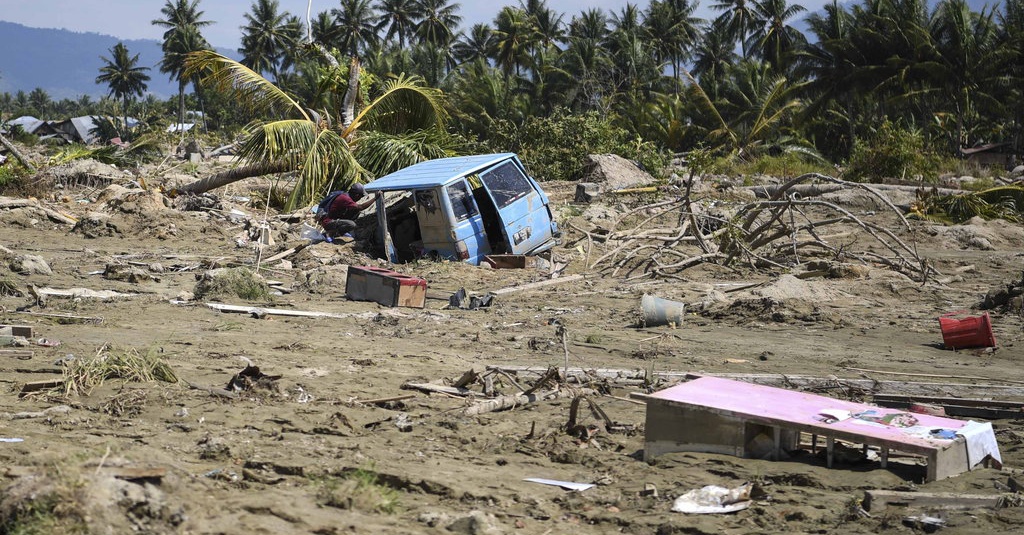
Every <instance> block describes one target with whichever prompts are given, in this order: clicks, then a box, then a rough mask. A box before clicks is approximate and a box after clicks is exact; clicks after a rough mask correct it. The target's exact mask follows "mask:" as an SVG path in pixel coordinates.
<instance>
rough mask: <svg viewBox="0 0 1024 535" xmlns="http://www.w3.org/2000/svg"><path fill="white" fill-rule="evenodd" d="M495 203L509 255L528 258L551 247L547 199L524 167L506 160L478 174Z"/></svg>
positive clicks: (550, 219)
mask: <svg viewBox="0 0 1024 535" xmlns="http://www.w3.org/2000/svg"><path fill="white" fill-rule="evenodd" d="M480 179H481V180H482V181H483V184H484V189H485V190H487V193H488V195H490V197H491V199H492V200H493V201H494V206H495V208H497V210H498V217H499V219H501V223H502V225H501V226H502V232H503V234H504V237H505V243H506V246H507V247H508V252H509V253H510V254H531V253H538V252H540V251H544V250H546V249H549V248H551V246H553V245H554V243H555V239H554V236H553V229H552V217H551V211H550V209H549V208H548V199H547V196H546V195H544V192H543V191H542V190H541V189H540V187H539V186H538V185H537V183H536V182H534V181H533V179H532V178H530V177H529V176H527V174H526V170H525V169H524V168H523V165H522V164H521V163H520V162H519V161H518V160H517V159H516V158H509V159H508V160H505V161H504V162H501V163H499V164H498V165H496V166H494V167H492V168H490V169H487V170H486V171H483V172H481V173H480Z"/></svg>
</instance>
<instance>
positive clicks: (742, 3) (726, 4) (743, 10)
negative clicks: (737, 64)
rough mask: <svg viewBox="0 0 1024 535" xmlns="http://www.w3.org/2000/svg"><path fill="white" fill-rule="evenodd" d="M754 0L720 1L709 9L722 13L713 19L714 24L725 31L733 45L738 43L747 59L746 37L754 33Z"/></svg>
mask: <svg viewBox="0 0 1024 535" xmlns="http://www.w3.org/2000/svg"><path fill="white" fill-rule="evenodd" d="M755 1H756V0H721V1H720V2H718V3H717V4H711V9H714V10H716V11H722V12H723V13H722V14H721V15H719V16H718V18H716V19H715V22H714V24H715V25H716V26H720V27H722V28H723V29H724V30H725V34H726V35H727V36H728V37H729V38H730V39H732V41H733V43H736V42H739V43H740V46H741V47H742V48H743V57H747V53H748V50H747V36H748V35H750V33H751V32H753V31H754V2H755Z"/></svg>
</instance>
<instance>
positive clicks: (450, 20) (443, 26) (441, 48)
mask: <svg viewBox="0 0 1024 535" xmlns="http://www.w3.org/2000/svg"><path fill="white" fill-rule="evenodd" d="M459 7H460V6H459V4H458V3H453V4H449V3H448V0H417V1H416V8H417V10H418V12H419V14H420V20H419V22H418V23H416V37H418V38H419V40H420V43H421V44H422V45H423V46H424V47H426V50H425V52H426V57H427V62H428V64H429V72H428V76H427V81H428V82H429V83H437V81H438V80H440V79H441V65H442V64H443V62H442V61H440V60H441V59H442V57H447V55H449V53H450V52H451V45H452V44H453V43H454V42H455V39H456V37H457V34H456V31H455V29H456V28H458V26H459V23H460V22H462V17H461V16H459V15H458V11H459Z"/></svg>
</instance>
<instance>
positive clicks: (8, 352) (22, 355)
mask: <svg viewBox="0 0 1024 535" xmlns="http://www.w3.org/2000/svg"><path fill="white" fill-rule="evenodd" d="M35 354H36V353H35V351H32V350H31V349H0V358H15V359H19V360H28V359H30V358H32V357H34V356H35Z"/></svg>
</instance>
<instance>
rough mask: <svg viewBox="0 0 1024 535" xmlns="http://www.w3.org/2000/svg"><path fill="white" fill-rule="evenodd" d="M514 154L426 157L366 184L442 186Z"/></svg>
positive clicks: (374, 188) (398, 187) (386, 187)
mask: <svg viewBox="0 0 1024 535" xmlns="http://www.w3.org/2000/svg"><path fill="white" fill-rule="evenodd" d="M513 157H515V153H512V152H503V153H500V154H478V155H474V156H456V157H454V158H438V159H436V160H427V161H425V162H420V163H418V164H415V165H410V166H409V167H406V168H405V169H400V170H398V171H395V172H394V173H391V174H390V175H385V176H382V177H380V178H378V179H377V180H374V181H373V182H370V183H369V184H367V185H366V191H367V192H368V193H369V192H374V191H398V190H411V189H426V188H432V187H435V186H443V185H445V184H447V183H449V182H452V181H454V180H455V179H457V178H461V177H464V176H467V175H471V174H473V173H475V172H477V171H480V170H482V169H484V168H486V167H490V166H491V165H494V164H496V163H498V162H500V161H502V160H507V159H509V158H513Z"/></svg>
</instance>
